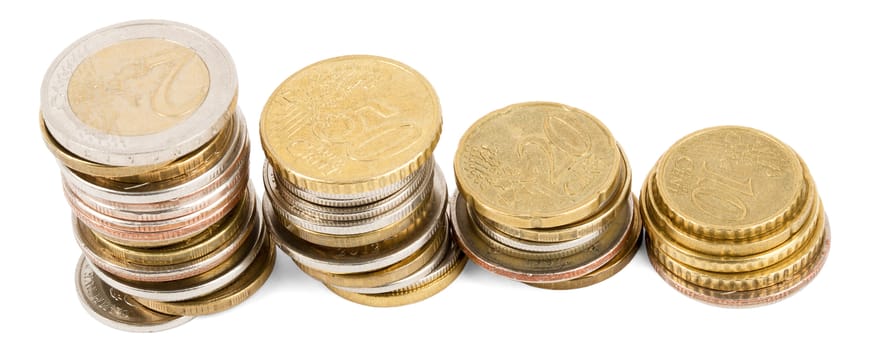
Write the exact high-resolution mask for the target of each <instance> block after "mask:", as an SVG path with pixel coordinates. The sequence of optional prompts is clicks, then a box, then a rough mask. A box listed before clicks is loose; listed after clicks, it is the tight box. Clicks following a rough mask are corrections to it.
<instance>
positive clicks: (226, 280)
mask: <svg viewBox="0 0 878 350" xmlns="http://www.w3.org/2000/svg"><path fill="white" fill-rule="evenodd" d="M253 229H254V230H256V232H251V233H250V235H255V236H256V240H255V241H254V243H253V244H252V245H251V246H250V247H247V249H241V250H239V251H237V252H235V254H234V255H232V257H231V258H229V259H228V260H226V261H223V262H222V263H220V265H219V266H217V267H215V268H213V270H210V271H208V272H205V273H203V274H201V275H196V276H192V277H189V278H186V279H182V280H176V281H169V282H140V281H131V280H125V279H122V278H119V277H117V276H113V275H112V274H110V273H108V272H105V271H103V270H101V269H100V268H95V269H94V271H95V273H96V274H97V275H99V276H100V277H101V279H102V280H103V281H104V282H105V283H107V284H109V285H111V286H112V287H113V288H116V289H118V290H120V291H123V292H124V293H127V294H129V295H131V296H134V297H138V298H143V299H150V300H156V301H167V302H173V301H181V300H189V299H194V298H198V297H201V296H204V295H207V294H210V293H213V292H215V291H217V290H219V289H221V288H223V287H225V286H227V285H229V284H230V283H232V282H233V281H235V280H237V279H238V277H239V276H241V274H243V273H244V271H246V270H247V269H248V268H249V267H250V265H252V264H253V262H254V261H255V260H256V257H257V256H258V255H259V252H261V251H262V250H266V249H273V248H274V243H273V242H272V241H271V239H270V238H269V237H268V233H267V232H266V231H265V229H264V227H263V226H262V225H259V226H258V227H254V228H253Z"/></svg>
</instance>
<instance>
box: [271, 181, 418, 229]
mask: <svg viewBox="0 0 878 350" xmlns="http://www.w3.org/2000/svg"><path fill="white" fill-rule="evenodd" d="M429 175H431V176H430V177H431V178H433V181H423V182H422V183H420V184H419V186H418V187H417V188H416V189H415V190H414V193H412V195H411V196H409V197H408V198H405V199H404V200H402V201H401V203H400V204H399V205H397V206H396V207H393V208H392V209H389V210H387V211H386V212H384V213H382V214H379V215H376V216H372V217H368V218H364V219H360V220H353V221H335V220H325V219H321V218H317V217H313V216H309V215H308V214H307V213H305V212H303V211H301V210H299V209H298V208H297V207H295V206H291V205H289V204H288V203H285V202H284V201H283V199H282V198H279V197H278V195H277V193H275V192H274V191H273V189H272V188H271V187H267V188H266V192H265V193H266V195H267V196H269V197H270V199H271V201H272V203H275V205H274V208H275V213H277V215H279V216H280V217H281V218H282V219H283V220H284V221H285V222H288V223H292V224H293V225H295V226H297V227H301V228H304V229H306V230H309V231H314V232H320V233H325V234H333V235H358V234H362V233H366V232H370V231H375V230H378V229H380V228H382V227H386V226H388V225H391V224H394V223H396V222H399V221H400V220H402V219H403V218H404V217H406V216H407V215H409V214H411V213H412V212H414V211H415V210H416V209H417V208H418V206H419V205H420V204H421V203H423V202H424V201H425V200H426V199H427V197H429V196H430V189H431V188H433V187H435V184H434V182H435V176H432V175H433V174H429ZM277 204H280V205H277ZM285 204H286V205H285Z"/></svg>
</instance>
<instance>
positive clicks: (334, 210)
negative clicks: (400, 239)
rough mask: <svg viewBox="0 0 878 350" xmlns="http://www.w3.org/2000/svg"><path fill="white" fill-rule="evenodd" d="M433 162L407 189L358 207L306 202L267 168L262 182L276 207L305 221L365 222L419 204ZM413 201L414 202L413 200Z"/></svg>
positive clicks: (422, 170)
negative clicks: (404, 205)
mask: <svg viewBox="0 0 878 350" xmlns="http://www.w3.org/2000/svg"><path fill="white" fill-rule="evenodd" d="M434 163H435V162H434V161H433V160H432V159H431V160H430V161H428V162H427V163H425V164H424V165H423V166H421V169H419V170H418V171H416V172H414V173H412V174H413V175H415V176H414V177H413V178H412V179H411V181H409V182H408V183H406V186H404V187H403V188H400V189H398V190H396V191H394V192H392V193H390V194H388V195H387V196H385V197H383V198H381V199H378V200H376V201H374V202H370V203H366V204H363V205H358V206H345V207H337V206H325V205H320V204H315V203H311V202H309V201H308V200H307V199H304V198H301V197H299V196H296V195H295V194H293V193H290V192H288V191H286V190H285V189H284V187H283V186H281V185H279V183H278V179H279V177H277V176H275V174H274V169H273V168H272V167H271V166H270V165H268V162H266V166H265V167H264V171H263V182H264V183H265V188H266V190H267V191H269V190H270V191H271V192H272V194H273V195H274V196H275V197H276V198H277V200H272V203H275V205H278V204H281V205H283V206H284V207H289V208H291V209H290V211H291V212H295V213H297V214H299V215H301V216H303V217H306V218H314V219H315V220H317V221H321V222H322V221H328V222H333V221H340V222H345V221H360V222H363V221H365V220H368V219H370V218H376V217H379V216H381V215H384V214H386V213H388V212H390V211H392V210H394V208H397V207H400V206H401V205H403V204H404V203H406V202H407V201H409V200H415V201H417V195H418V194H419V190H420V192H421V193H422V192H424V191H426V189H424V188H423V186H428V185H429V182H430V181H432V176H433V167H434ZM413 198H414V199H413Z"/></svg>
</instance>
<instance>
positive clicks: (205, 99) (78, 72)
mask: <svg viewBox="0 0 878 350" xmlns="http://www.w3.org/2000/svg"><path fill="white" fill-rule="evenodd" d="M237 89H238V82H237V75H236V73H235V67H234V64H233V63H232V60H231V58H230V56H229V54H228V52H227V51H226V50H225V48H223V46H222V45H221V44H220V43H219V42H217V41H216V40H215V39H214V38H213V37H211V36H210V35H208V34H207V33H204V32H202V31H200V30H198V29H196V28H193V27H190V26H188V25H184V24H180V23H174V22H168V21H135V22H126V23H120V24H117V25H113V26H110V27H106V28H103V29H100V30H98V31H95V32H93V33H91V34H88V35H86V36H85V37H83V38H81V39H80V40H79V41H77V42H75V43H73V45H71V46H70V47H68V48H67V49H66V50H65V51H64V52H62V53H61V55H59V56H58V58H57V59H56V60H55V62H53V63H52V65H51V67H50V68H49V70H48V72H47V73H46V76H45V79H44V80H43V86H42V90H41V96H40V97H41V106H42V115H43V118H44V120H45V125H46V128H47V130H48V131H49V133H50V134H51V135H52V137H54V139H55V140H57V142H58V144H60V145H61V146H62V147H63V148H64V149H66V150H68V151H70V152H71V153H72V154H75V155H76V156H78V157H80V158H83V159H86V160H89V161H91V162H94V163H99V164H105V165H111V166H145V165H159V164H161V165H165V164H168V163H170V162H171V161H173V160H174V159H177V158H179V157H181V156H183V155H185V154H188V153H190V152H192V151H194V150H196V149H198V148H199V147H201V146H202V145H204V144H205V143H207V142H208V141H209V140H210V139H212V138H214V137H215V136H216V135H217V134H218V133H219V131H220V129H221V128H222V127H223V126H224V125H225V124H226V123H227V121H228V119H229V118H230V116H231V115H232V114H233V111H234V107H235V100H236V97H237Z"/></svg>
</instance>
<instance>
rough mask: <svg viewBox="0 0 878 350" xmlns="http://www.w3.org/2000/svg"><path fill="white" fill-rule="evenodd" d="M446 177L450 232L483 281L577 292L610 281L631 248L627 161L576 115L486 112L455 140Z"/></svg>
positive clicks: (531, 108)
mask: <svg viewBox="0 0 878 350" xmlns="http://www.w3.org/2000/svg"><path fill="white" fill-rule="evenodd" d="M454 172H455V178H456V179H457V187H458V190H459V194H458V195H457V196H456V198H455V200H454V201H452V204H451V218H452V222H453V224H454V231H453V232H454V233H455V235H456V237H457V240H458V242H460V245H461V247H462V248H463V250H464V251H465V252H466V253H467V255H468V256H469V257H470V259H472V260H473V261H475V262H476V263H477V264H479V265H480V266H482V267H484V268H485V269H487V270H489V271H491V272H494V273H497V274H499V275H502V276H505V277H508V278H511V279H514V280H517V281H521V282H525V283H528V284H530V285H532V286H535V287H540V288H547V289H573V288H581V287H585V286H589V285H592V284H595V283H598V282H600V281H602V280H604V279H607V278H609V277H610V276H613V275H614V274H615V273H617V272H618V271H619V270H621V269H622V268H623V267H625V265H627V264H628V262H630V261H631V258H632V257H633V256H634V255H635V254H636V252H637V248H638V247H639V246H640V237H641V234H640V233H641V232H640V231H641V227H642V226H641V222H640V215H639V212H638V211H639V210H638V206H637V201H636V198H635V197H634V196H633V195H632V194H631V170H630V168H629V166H628V161H627V159H626V158H625V155H624V153H623V152H622V150H621V148H620V147H619V146H618V145H617V144H616V141H615V139H614V138H613V136H612V134H610V132H609V130H607V128H606V127H605V126H604V125H603V124H602V123H601V122H600V121H598V120H597V119H596V118H595V117H593V116H591V115H590V114H588V113H586V112H583V111H581V110H578V109H575V108H572V107H569V106H565V105H561V104H557V103H547V102H531V103H523V104H516V105H512V106H509V107H506V108H503V109H500V110H497V111H494V112H491V113H490V114H488V115H487V116H485V117H484V118H482V119H480V120H479V121H477V122H476V123H475V124H474V125H473V126H471V127H470V128H469V130H467V132H466V133H465V134H464V136H463V138H462V139H461V140H460V145H459V146H458V149H457V154H456V156H455V159H454Z"/></svg>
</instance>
